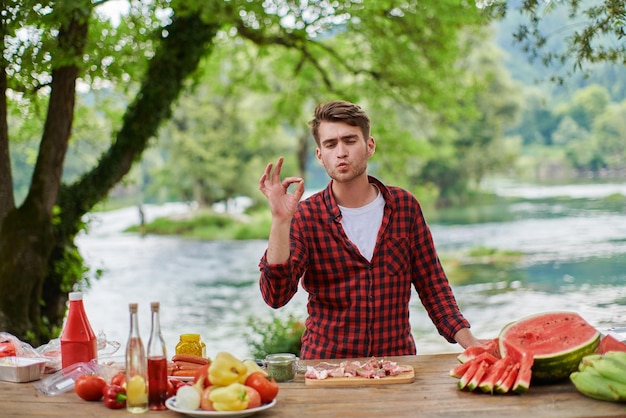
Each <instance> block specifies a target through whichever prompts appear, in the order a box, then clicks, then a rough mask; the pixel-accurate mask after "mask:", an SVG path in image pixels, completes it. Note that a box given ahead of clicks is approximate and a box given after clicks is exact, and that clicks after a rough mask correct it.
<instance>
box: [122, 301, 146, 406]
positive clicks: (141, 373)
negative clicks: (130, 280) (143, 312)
mask: <svg viewBox="0 0 626 418" xmlns="http://www.w3.org/2000/svg"><path fill="white" fill-rule="evenodd" d="M128 308H129V311H130V333H129V335H128V343H127V344H126V397H127V398H126V410H127V411H128V412H132V413H133V414H140V413H143V412H147V411H148V373H147V362H146V351H145V349H144V347H143V342H142V341H141V336H140V334H139V319H138V317H137V304H136V303H130V304H129V305H128Z"/></svg>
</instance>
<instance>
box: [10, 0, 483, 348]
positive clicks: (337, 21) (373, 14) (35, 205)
mask: <svg viewBox="0 0 626 418" xmlns="http://www.w3.org/2000/svg"><path fill="white" fill-rule="evenodd" d="M104 2H106V0H75V1H71V2H70V1H53V0H49V1H47V2H46V1H44V2H42V1H35V0H13V1H9V2H4V4H3V6H5V7H3V9H2V11H1V12H0V13H1V14H0V17H1V19H2V20H1V25H0V35H1V39H2V52H3V54H2V61H0V92H1V93H0V288H1V289H2V292H1V293H0V329H3V330H5V331H8V332H11V333H13V334H14V335H16V336H18V337H20V338H23V339H25V340H27V341H29V342H31V343H33V344H38V343H41V342H44V341H47V339H48V338H51V337H53V336H56V335H57V334H58V332H59V329H60V326H61V325H62V321H63V318H64V315H65V302H66V300H67V292H68V291H70V290H71V289H72V288H73V287H74V286H75V285H77V284H80V283H81V281H83V280H85V279H86V278H87V277H86V270H85V269H86V267H85V266H83V264H82V259H81V257H80V253H79V252H78V250H77V248H76V246H75V244H74V238H75V236H76V234H77V233H78V232H79V231H80V230H81V229H82V228H83V227H84V223H83V215H85V214H86V213H88V212H89V211H90V210H92V209H93V207H94V205H96V204H97V203H98V202H100V201H102V200H103V199H105V198H106V197H107V195H108V193H109V192H110V190H111V189H112V188H113V187H114V186H115V185H116V184H117V183H119V182H120V181H121V180H122V179H123V178H124V176H126V175H127V174H128V172H129V170H130V169H131V167H132V166H133V164H135V163H136V162H138V161H139V160H140V159H141V156H142V153H143V152H144V150H145V149H146V148H147V147H148V146H149V145H150V140H151V139H152V138H153V137H155V134H156V132H157V130H158V128H159V126H160V125H161V124H162V122H163V121H165V120H166V119H168V118H169V116H170V113H171V106H172V104H173V103H174V102H175V101H176V100H177V98H178V97H179V95H180V93H181V92H182V91H183V90H184V89H185V88H186V87H187V86H188V84H187V80H189V79H190V76H191V75H193V74H194V72H195V71H196V69H197V68H198V66H199V64H200V62H201V61H202V60H203V59H204V58H205V57H210V53H211V50H212V48H213V47H214V45H215V44H217V43H219V42H220V39H222V38H224V37H232V36H235V37H239V38H241V39H246V40H247V41H249V42H252V43H253V44H255V45H257V46H258V47H259V50H260V53H263V51H264V50H269V49H282V50H284V51H296V54H295V56H296V57H297V58H298V61H297V64H296V66H295V67H291V68H290V70H291V71H290V76H291V77H297V76H298V74H299V73H300V72H301V71H302V70H303V69H307V71H310V70H311V69H314V70H315V71H312V72H311V74H312V75H311V77H312V79H311V80H310V82H311V83H312V84H311V85H314V84H315V83H317V85H319V86H323V88H324V92H325V93H324V94H323V95H324V96H330V95H332V96H333V97H334V96H336V95H337V94H338V93H339V92H346V91H347V92H348V93H350V90H349V89H347V87H346V85H344V83H345V82H346V81H351V80H354V79H355V78H356V79H358V80H359V81H360V83H361V86H367V87H369V88H372V89H377V88H379V89H386V90H388V91H389V92H390V93H392V94H394V95H395V96H396V97H397V98H398V99H399V100H403V101H405V102H406V103H410V104H411V105H413V106H416V105H419V106H420V107H423V108H427V109H429V110H432V111H443V110H445V109H446V108H447V107H448V103H451V102H459V101H460V100H459V95H462V94H463V91H464V89H462V88H461V87H464V86H462V85H457V83H456V82H455V80H456V76H458V75H459V71H458V69H457V68H455V66H454V65H453V64H454V61H455V59H456V57H457V56H458V55H459V54H460V53H462V49H461V47H460V44H459V43H458V42H457V41H458V34H459V32H460V31H462V30H466V29H467V28H468V27H469V26H480V25H481V24H482V23H483V22H484V21H483V17H482V16H481V15H480V13H479V12H478V11H477V10H476V9H475V8H474V6H473V4H471V2H468V3H462V4H460V3H459V2H458V1H452V0H431V1H429V2H422V1H416V0H410V1H408V0H407V1H404V2H400V3H399V4H396V5H394V3H396V2H390V1H381V2H376V4H375V5H374V4H372V5H371V7H370V4H369V3H368V7H367V8H366V7H363V4H362V1H354V2H351V1H344V2H340V3H336V4H335V3H334V5H333V6H332V7H331V6H329V5H328V4H326V3H325V2H319V3H317V2H311V4H309V5H308V6H307V7H304V6H301V2H293V1H286V0H285V1H280V0H275V1H271V2H250V1H247V0H232V1H224V2H219V1H215V2H213V1H211V2H207V1H204V0H197V1H193V0H171V1H168V0H155V1H153V2H140V1H132V2H131V3H130V6H131V7H130V12H129V13H128V15H127V16H124V17H123V18H122V19H121V21H120V23H119V26H115V25H113V24H112V23H111V22H110V21H109V20H107V19H105V18H103V17H101V16H100V15H98V13H97V12H98V10H97V9H98V6H99V5H101V4H102V3H104ZM164 12H166V13H164ZM329 34H338V35H337V36H338V37H339V38H341V39H343V42H341V44H340V48H334V45H333V42H332V41H330V40H329V38H328V35H329ZM382 37H389V38H391V39H393V40H394V41H397V42H396V44H395V45H396V46H395V47H392V48H390V50H382V49H378V48H379V47H380V46H381V44H379V43H377V41H379V40H380V39H381V38H382ZM392 44H393V43H390V42H387V43H385V44H384V45H386V46H389V45H392ZM407 51H409V53H407ZM400 62H403V63H404V64H405V66H401V65H400ZM407 66H409V67H407ZM78 83H80V84H81V85H86V86H88V87H89V88H92V89H95V88H97V87H98V86H106V84H107V83H113V84H116V85H118V86H120V87H122V88H124V89H125V92H126V93H127V94H128V95H129V97H130V100H129V104H128V106H127V107H126V108H125V110H124V114H123V116H122V118H121V120H120V121H116V122H117V123H116V124H113V125H112V126H114V128H113V131H112V132H111V141H110V145H109V146H108V147H107V149H106V150H105V151H104V152H103V153H102V154H101V155H100V156H99V158H98V160H97V162H96V163H95V165H93V166H92V167H87V168H86V170H85V172H84V173H82V174H81V175H80V176H79V177H78V178H77V179H76V180H74V181H72V182H67V183H64V182H63V181H62V179H63V165H64V160H65V157H66V154H67V151H68V147H69V146H70V139H71V138H72V128H73V122H74V118H75V116H76V115H77V114H76V113H75V103H76V95H77V84H78ZM408 83H410V84H411V87H412V88H407V85H408ZM352 85H353V84H352ZM319 97H322V95H320V96H319ZM352 97H358V94H354V93H353V94H352ZM347 98H351V97H349V95H348V97H347ZM298 100H301V101H304V100H305V99H304V98H298ZM16 104H17V105H19V106H21V108H22V109H24V110H23V112H24V113H23V114H24V116H25V117H26V118H27V117H33V116H34V115H36V114H37V112H35V110H36V109H41V106H46V111H45V115H44V116H42V126H43V127H42V130H41V132H40V140H39V144H40V145H39V150H38V154H37V157H36V163H35V167H34V171H33V175H32V180H31V183H30V185H29V187H28V192H27V194H26V197H25V198H24V201H23V202H22V203H19V204H18V203H17V201H16V199H15V197H14V191H13V185H12V173H11V162H10V158H9V155H10V154H9V127H8V124H7V118H8V109H10V108H11V109H12V108H13V106H15V105H16ZM458 109H459V108H458V107H456V108H455V107H451V108H450V110H451V111H457V110H458ZM442 113H445V112H442Z"/></svg>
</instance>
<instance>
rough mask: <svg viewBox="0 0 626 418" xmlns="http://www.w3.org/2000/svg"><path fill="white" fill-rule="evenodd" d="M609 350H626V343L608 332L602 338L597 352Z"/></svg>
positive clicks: (601, 352) (603, 352)
mask: <svg viewBox="0 0 626 418" xmlns="http://www.w3.org/2000/svg"><path fill="white" fill-rule="evenodd" d="M609 351H626V343H624V342H623V341H619V340H618V339H617V338H615V337H613V336H612V335H610V334H607V335H605V336H604V337H602V339H601V340H600V344H599V345H598V348H597V349H596V353H598V354H605V353H608V352H609Z"/></svg>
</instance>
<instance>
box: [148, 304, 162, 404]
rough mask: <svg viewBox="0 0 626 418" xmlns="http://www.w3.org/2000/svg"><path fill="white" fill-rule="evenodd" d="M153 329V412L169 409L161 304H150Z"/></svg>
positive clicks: (150, 395)
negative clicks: (167, 404)
mask: <svg viewBox="0 0 626 418" xmlns="http://www.w3.org/2000/svg"><path fill="white" fill-rule="evenodd" d="M150 310H151V311H152V327H151V330H150V339H149V340H148V406H149V408H150V409H151V410H156V411H160V410H163V409H167V407H166V406H165V400H166V399H167V353H166V347H165V340H164V339H163V335H162V334H161V322H160V320H159V302H152V303H150Z"/></svg>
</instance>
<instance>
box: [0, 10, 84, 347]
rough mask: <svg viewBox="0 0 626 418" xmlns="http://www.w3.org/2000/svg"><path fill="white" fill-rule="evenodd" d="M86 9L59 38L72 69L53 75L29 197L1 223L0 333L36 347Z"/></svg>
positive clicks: (59, 69)
mask: <svg viewBox="0 0 626 418" xmlns="http://www.w3.org/2000/svg"><path fill="white" fill-rule="evenodd" d="M86 4H87V5H89V4H90V2H86ZM82 6H85V5H84V4H82V5H81V4H80V3H79V4H77V5H76V9H74V10H73V11H72V14H71V18H70V19H69V21H68V22H67V23H66V24H65V25H63V26H62V27H61V28H60V30H59V34H58V36H57V40H58V44H59V50H60V51H65V52H64V53H62V54H67V55H61V56H54V57H53V62H69V64H65V65H62V66H59V67H57V68H56V69H54V70H52V83H51V91H50V100H49V103H48V112H47V115H46V123H45V125H44V131H43V134H42V139H41V144H40V147H39V154H38V157H37V162H36V164H35V170H34V172H33V177H32V181H31V186H30V189H29V192H28V195H27V196H26V199H25V200H24V203H23V204H22V205H21V206H20V207H19V208H17V209H16V208H11V209H9V210H8V211H7V212H6V214H5V216H4V217H3V218H1V219H0V220H1V225H2V226H1V227H0V231H1V232H2V233H1V234H0V288H2V293H0V329H2V330H5V331H7V332H9V333H12V334H14V335H16V336H18V337H21V338H24V339H26V340H28V341H29V342H31V343H34V344H38V343H40V341H41V338H40V337H41V335H42V332H41V330H42V329H43V328H45V327H44V326H43V325H44V323H43V319H42V317H41V300H42V298H41V294H42V287H43V283H44V278H45V277H46V274H47V266H48V257H49V256H50V253H51V251H52V248H53V227H52V225H53V207H54V204H55V202H56V199H57V197H58V193H59V188H60V184H61V175H62V170H63V161H64V159H65V154H66V151H67V144H68V141H69V138H70V134H71V130H72V121H73V116H74V98H75V93H76V87H75V85H76V78H77V76H78V72H79V69H78V65H77V62H79V60H80V57H81V55H82V51H83V49H84V45H85V42H86V38H87V29H88V16H86V15H85V14H84V13H83V11H84V10H85V8H84V7H82ZM87 7H89V6H87ZM87 10H88V9H87ZM68 51H69V52H68ZM4 91H5V90H4ZM4 104H5V109H6V102H4ZM5 121H6V119H5ZM44 334H45V332H44Z"/></svg>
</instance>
